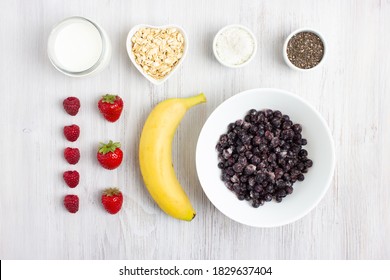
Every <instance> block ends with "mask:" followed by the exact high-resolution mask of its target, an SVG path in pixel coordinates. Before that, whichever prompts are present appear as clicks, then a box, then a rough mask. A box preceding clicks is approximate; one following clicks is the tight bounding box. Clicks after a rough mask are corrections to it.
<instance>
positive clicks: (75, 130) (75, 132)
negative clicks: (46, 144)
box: [64, 124, 80, 142]
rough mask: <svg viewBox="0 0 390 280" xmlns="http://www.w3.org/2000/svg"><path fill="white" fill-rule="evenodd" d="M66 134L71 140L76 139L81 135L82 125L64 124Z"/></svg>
mask: <svg viewBox="0 0 390 280" xmlns="http://www.w3.org/2000/svg"><path fill="white" fill-rule="evenodd" d="M64 136H65V138H66V139H67V140H68V141H70V142H74V141H76V140H77V139H78V138H79V136H80V127H79V126H78V125H77V124H72V125H67V126H64Z"/></svg>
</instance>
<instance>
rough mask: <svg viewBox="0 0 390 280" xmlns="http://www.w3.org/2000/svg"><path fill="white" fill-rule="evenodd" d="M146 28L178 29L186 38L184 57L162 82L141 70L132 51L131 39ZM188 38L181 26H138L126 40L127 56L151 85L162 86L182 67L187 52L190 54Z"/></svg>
mask: <svg viewBox="0 0 390 280" xmlns="http://www.w3.org/2000/svg"><path fill="white" fill-rule="evenodd" d="M145 27H148V28H160V29H165V28H177V29H178V30H180V32H181V33H182V34H183V37H184V42H185V45H184V52H183V56H182V57H181V58H180V60H179V62H178V64H177V65H176V66H175V68H173V70H172V71H171V72H170V73H169V74H168V75H167V76H165V77H164V78H163V79H160V80H157V79H154V78H153V77H151V76H149V75H148V74H147V73H145V72H144V70H143V69H142V68H141V66H139V64H138V63H137V62H136V61H135V56H134V53H133V51H132V49H131V48H132V42H131V38H132V37H133V35H134V34H135V33H136V32H137V31H138V30H139V29H141V28H145ZM188 44H189V42H188V37H187V33H186V32H185V31H184V29H183V28H181V27H180V26H177V25H174V24H167V25H162V26H153V25H148V24H138V25H136V26H134V27H133V28H132V29H131V30H130V31H129V34H128V35H127V39H126V49H127V54H128V55H129V58H130V60H131V62H132V63H133V65H134V66H135V68H137V70H138V71H139V72H140V73H141V74H142V75H143V76H144V77H145V78H146V79H148V80H149V81H150V82H151V83H153V84H155V85H161V84H163V83H164V82H165V81H166V80H168V79H169V78H170V77H171V76H172V75H173V74H174V73H175V72H176V70H177V69H178V68H179V67H180V65H181V64H182V63H183V61H184V59H185V57H186V55H187V52H188Z"/></svg>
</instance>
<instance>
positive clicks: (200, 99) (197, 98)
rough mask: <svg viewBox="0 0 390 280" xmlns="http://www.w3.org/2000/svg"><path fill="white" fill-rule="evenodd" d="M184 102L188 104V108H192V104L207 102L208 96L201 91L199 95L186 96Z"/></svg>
mask: <svg viewBox="0 0 390 280" xmlns="http://www.w3.org/2000/svg"><path fill="white" fill-rule="evenodd" d="M183 101H184V104H185V105H186V107H187V109H189V108H191V107H192V106H195V105H197V104H200V103H205V102H206V96H205V95H204V93H203V92H202V93H199V94H198V95H194V96H191V97H187V98H184V100H183Z"/></svg>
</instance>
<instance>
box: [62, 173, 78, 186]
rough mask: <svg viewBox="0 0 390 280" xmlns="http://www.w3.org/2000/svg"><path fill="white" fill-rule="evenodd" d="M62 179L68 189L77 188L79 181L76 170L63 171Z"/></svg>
mask: <svg viewBox="0 0 390 280" xmlns="http://www.w3.org/2000/svg"><path fill="white" fill-rule="evenodd" d="M62 177H63V178H64V181H65V183H66V184H67V185H68V186H69V188H75V187H77V185H78V184H79V181H80V174H79V173H78V172H77V171H76V170H74V171H65V172H64V174H63V176H62Z"/></svg>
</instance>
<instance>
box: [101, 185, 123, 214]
mask: <svg viewBox="0 0 390 280" xmlns="http://www.w3.org/2000/svg"><path fill="white" fill-rule="evenodd" d="M102 204H103V206H104V209H106V210H107V212H108V213H110V214H116V213H118V212H119V210H121V208H122V204H123V195H122V193H121V191H120V190H119V189H118V188H108V189H106V190H104V192H103V194H102Z"/></svg>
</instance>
